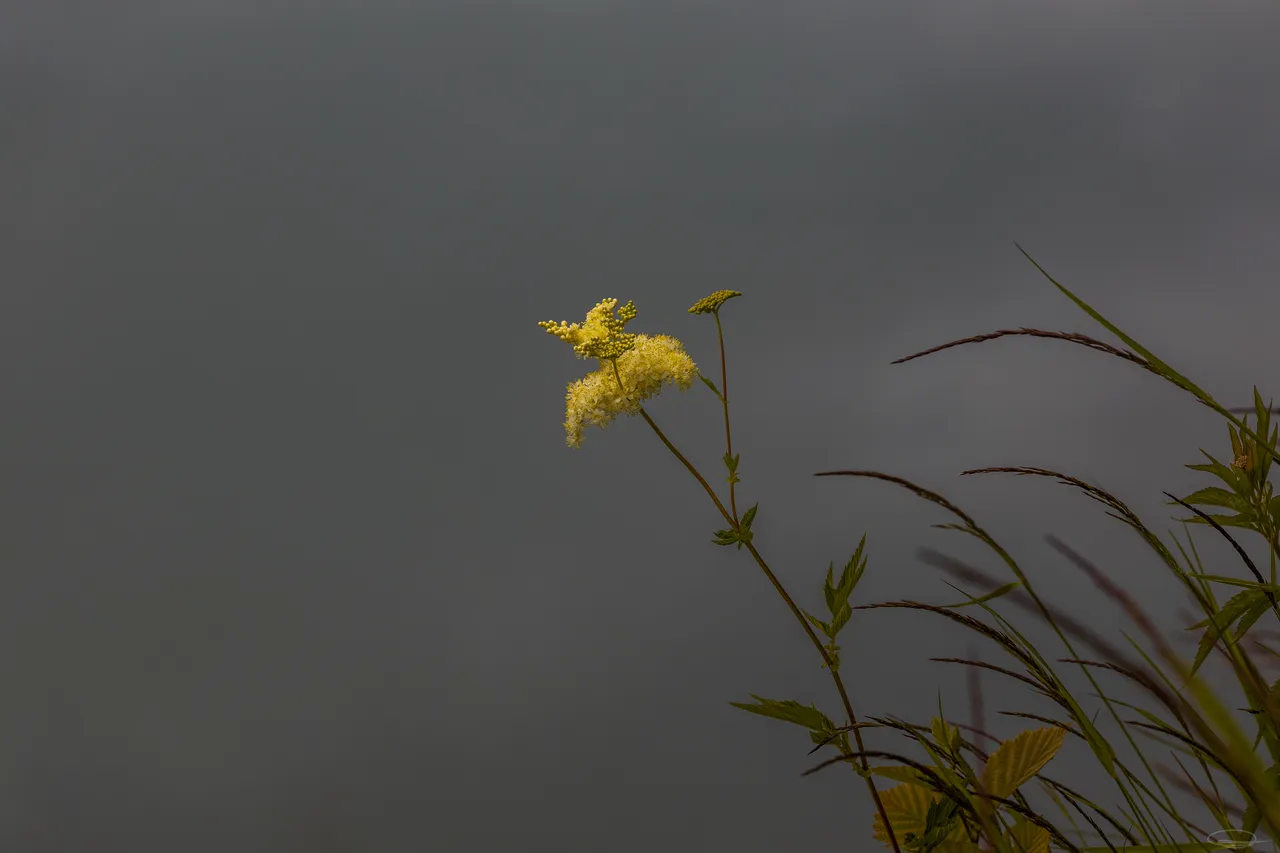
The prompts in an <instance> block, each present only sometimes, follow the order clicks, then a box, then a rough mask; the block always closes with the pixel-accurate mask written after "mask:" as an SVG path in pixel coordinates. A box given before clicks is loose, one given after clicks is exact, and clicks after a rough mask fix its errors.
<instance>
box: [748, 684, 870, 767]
mask: <svg viewBox="0 0 1280 853" xmlns="http://www.w3.org/2000/svg"><path fill="white" fill-rule="evenodd" d="M750 695H751V698H752V699H754V700H756V704H754V705H750V704H747V703H745V702H730V703H729V704H730V705H732V706H733V707H735V708H741V709H742V710H744V711H749V712H751V713H752V714H759V715H760V716H761V717H768V718H770V719H772V720H781V721H782V722H784V723H791V724H793V725H797V726H801V727H803V728H806V729H808V730H809V738H810V740H812V741H813V742H814V743H815V744H822V743H830V744H831V745H833V746H835V747H836V748H837V749H839V750H840V751H841V752H842V753H848V752H849V751H850V750H849V736H848V734H847V733H845V732H841V733H839V734H838V735H836V724H835V723H833V722H831V718H830V717H828V716H827V715H826V714H824V713H822V712H821V711H819V710H818V709H817V708H816V707H815V706H813V705H801V704H800V703H799V702H796V701H794V700H791V699H783V700H778V699H765V698H764V697H762V696H757V695H756V694H754V693H752V694H750ZM832 735H836V737H834V738H833V737H832ZM849 763H850V764H855V769H857V770H859V771H861V769H862V768H861V767H858V766H856V763H855V762H854V761H853V759H850V760H849Z"/></svg>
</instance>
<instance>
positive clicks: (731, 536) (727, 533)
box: [714, 530, 742, 550]
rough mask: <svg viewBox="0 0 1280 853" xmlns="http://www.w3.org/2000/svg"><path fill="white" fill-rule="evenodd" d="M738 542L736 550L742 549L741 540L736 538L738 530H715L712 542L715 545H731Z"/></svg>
mask: <svg viewBox="0 0 1280 853" xmlns="http://www.w3.org/2000/svg"><path fill="white" fill-rule="evenodd" d="M735 542H737V543H738V550H742V542H741V540H739V539H738V531H736V530H717V531H716V538H715V540H714V543H715V544H716V545H732V544H734V543H735Z"/></svg>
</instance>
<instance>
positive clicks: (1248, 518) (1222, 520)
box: [1177, 510, 1258, 530]
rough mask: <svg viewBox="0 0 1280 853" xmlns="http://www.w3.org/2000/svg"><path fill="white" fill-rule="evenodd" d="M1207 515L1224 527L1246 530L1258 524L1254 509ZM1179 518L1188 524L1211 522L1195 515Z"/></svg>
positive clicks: (1252, 528)
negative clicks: (1237, 512)
mask: <svg viewBox="0 0 1280 853" xmlns="http://www.w3.org/2000/svg"><path fill="white" fill-rule="evenodd" d="M1205 515H1207V516H1209V518H1212V519H1213V520H1214V521H1216V522H1218V524H1221V525H1222V526H1223V527H1243V528H1245V529H1246V530H1254V529H1255V528H1256V527H1257V524H1258V520H1257V516H1255V515H1254V514H1253V511H1252V510H1250V511H1249V512H1247V513H1239V514H1237V515H1213V514H1212V513H1205ZM1177 520H1178V521H1180V522H1185V523H1187V524H1208V523H1209V522H1207V521H1205V520H1204V519H1203V518H1200V517H1199V516H1195V517H1194V518H1179V519H1177Z"/></svg>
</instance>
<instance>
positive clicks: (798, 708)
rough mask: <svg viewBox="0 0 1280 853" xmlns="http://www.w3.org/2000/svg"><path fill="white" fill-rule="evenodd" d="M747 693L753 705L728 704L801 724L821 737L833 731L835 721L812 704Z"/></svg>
mask: <svg viewBox="0 0 1280 853" xmlns="http://www.w3.org/2000/svg"><path fill="white" fill-rule="evenodd" d="M749 695H750V696H751V698H752V699H754V700H756V704H755V705H750V704H747V703H745V702H730V703H729V704H730V705H732V706H733V707H735V708H741V709H742V710H744V711H749V712H750V713H752V714H758V715H760V716H761V717H768V718H770V719H772V720H781V721H782V722H784V723H792V724H793V725H797V726H802V727H804V728H806V729H809V730H810V731H812V732H815V733H819V734H821V735H822V737H823V738H826V737H828V736H830V735H831V733H832V732H834V731H835V728H836V726H835V723H833V722H831V719H830V718H829V717H828V716H827V715H826V714H824V713H822V712H821V711H819V710H818V709H817V708H816V707H815V706H813V705H801V704H800V703H799V702H796V701H795V700H793V699H782V700H778V699H765V698H764V697H762V696H757V695H756V694H754V693H751V694H749Z"/></svg>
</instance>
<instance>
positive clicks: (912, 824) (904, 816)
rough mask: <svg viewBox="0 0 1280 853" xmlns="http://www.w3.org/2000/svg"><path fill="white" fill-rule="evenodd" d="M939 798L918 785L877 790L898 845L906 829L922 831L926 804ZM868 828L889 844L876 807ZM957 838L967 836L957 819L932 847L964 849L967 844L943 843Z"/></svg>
mask: <svg viewBox="0 0 1280 853" xmlns="http://www.w3.org/2000/svg"><path fill="white" fill-rule="evenodd" d="M939 799H941V798H940V797H939V796H938V795H937V794H936V793H934V792H933V791H931V790H929V789H928V788H924V787H921V786H920V785H910V784H908V785H895V786H894V787H892V788H889V789H887V790H884V791H881V792H880V802H881V803H882V804H883V805H884V811H885V814H887V815H888V816H889V825H890V826H892V827H893V835H894V837H895V838H896V839H897V840H898V844H899V846H901V845H902V842H903V839H904V838H905V837H906V835H907V833H908V832H912V833H915V834H916V835H923V834H924V831H925V827H926V819H927V818H928V815H929V806H930V805H931V804H932V803H934V802H935V801H937V800H939ZM872 829H873V831H874V833H875V838H876V841H879V842H880V843H882V844H884V845H885V847H891V845H890V844H889V834H888V833H887V832H885V830H884V821H882V820H880V812H879V811H878V810H877V811H876V817H875V823H874V824H873V825H872ZM961 840H964V841H967V840H968V839H967V838H965V834H964V826H963V824H960V823H957V824H956V828H955V830H954V831H953V832H952V833H951V835H950V836H948V838H947V841H945V842H944V843H943V846H941V847H938V848H936V849H937V850H939V851H945V853H968V850H969V848H967V847H963V846H953V847H948V846H947V845H951V844H959V842H960V841H961ZM904 849H905V848H904ZM973 849H974V850H976V849H977V848H976V847H974V848H973Z"/></svg>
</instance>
